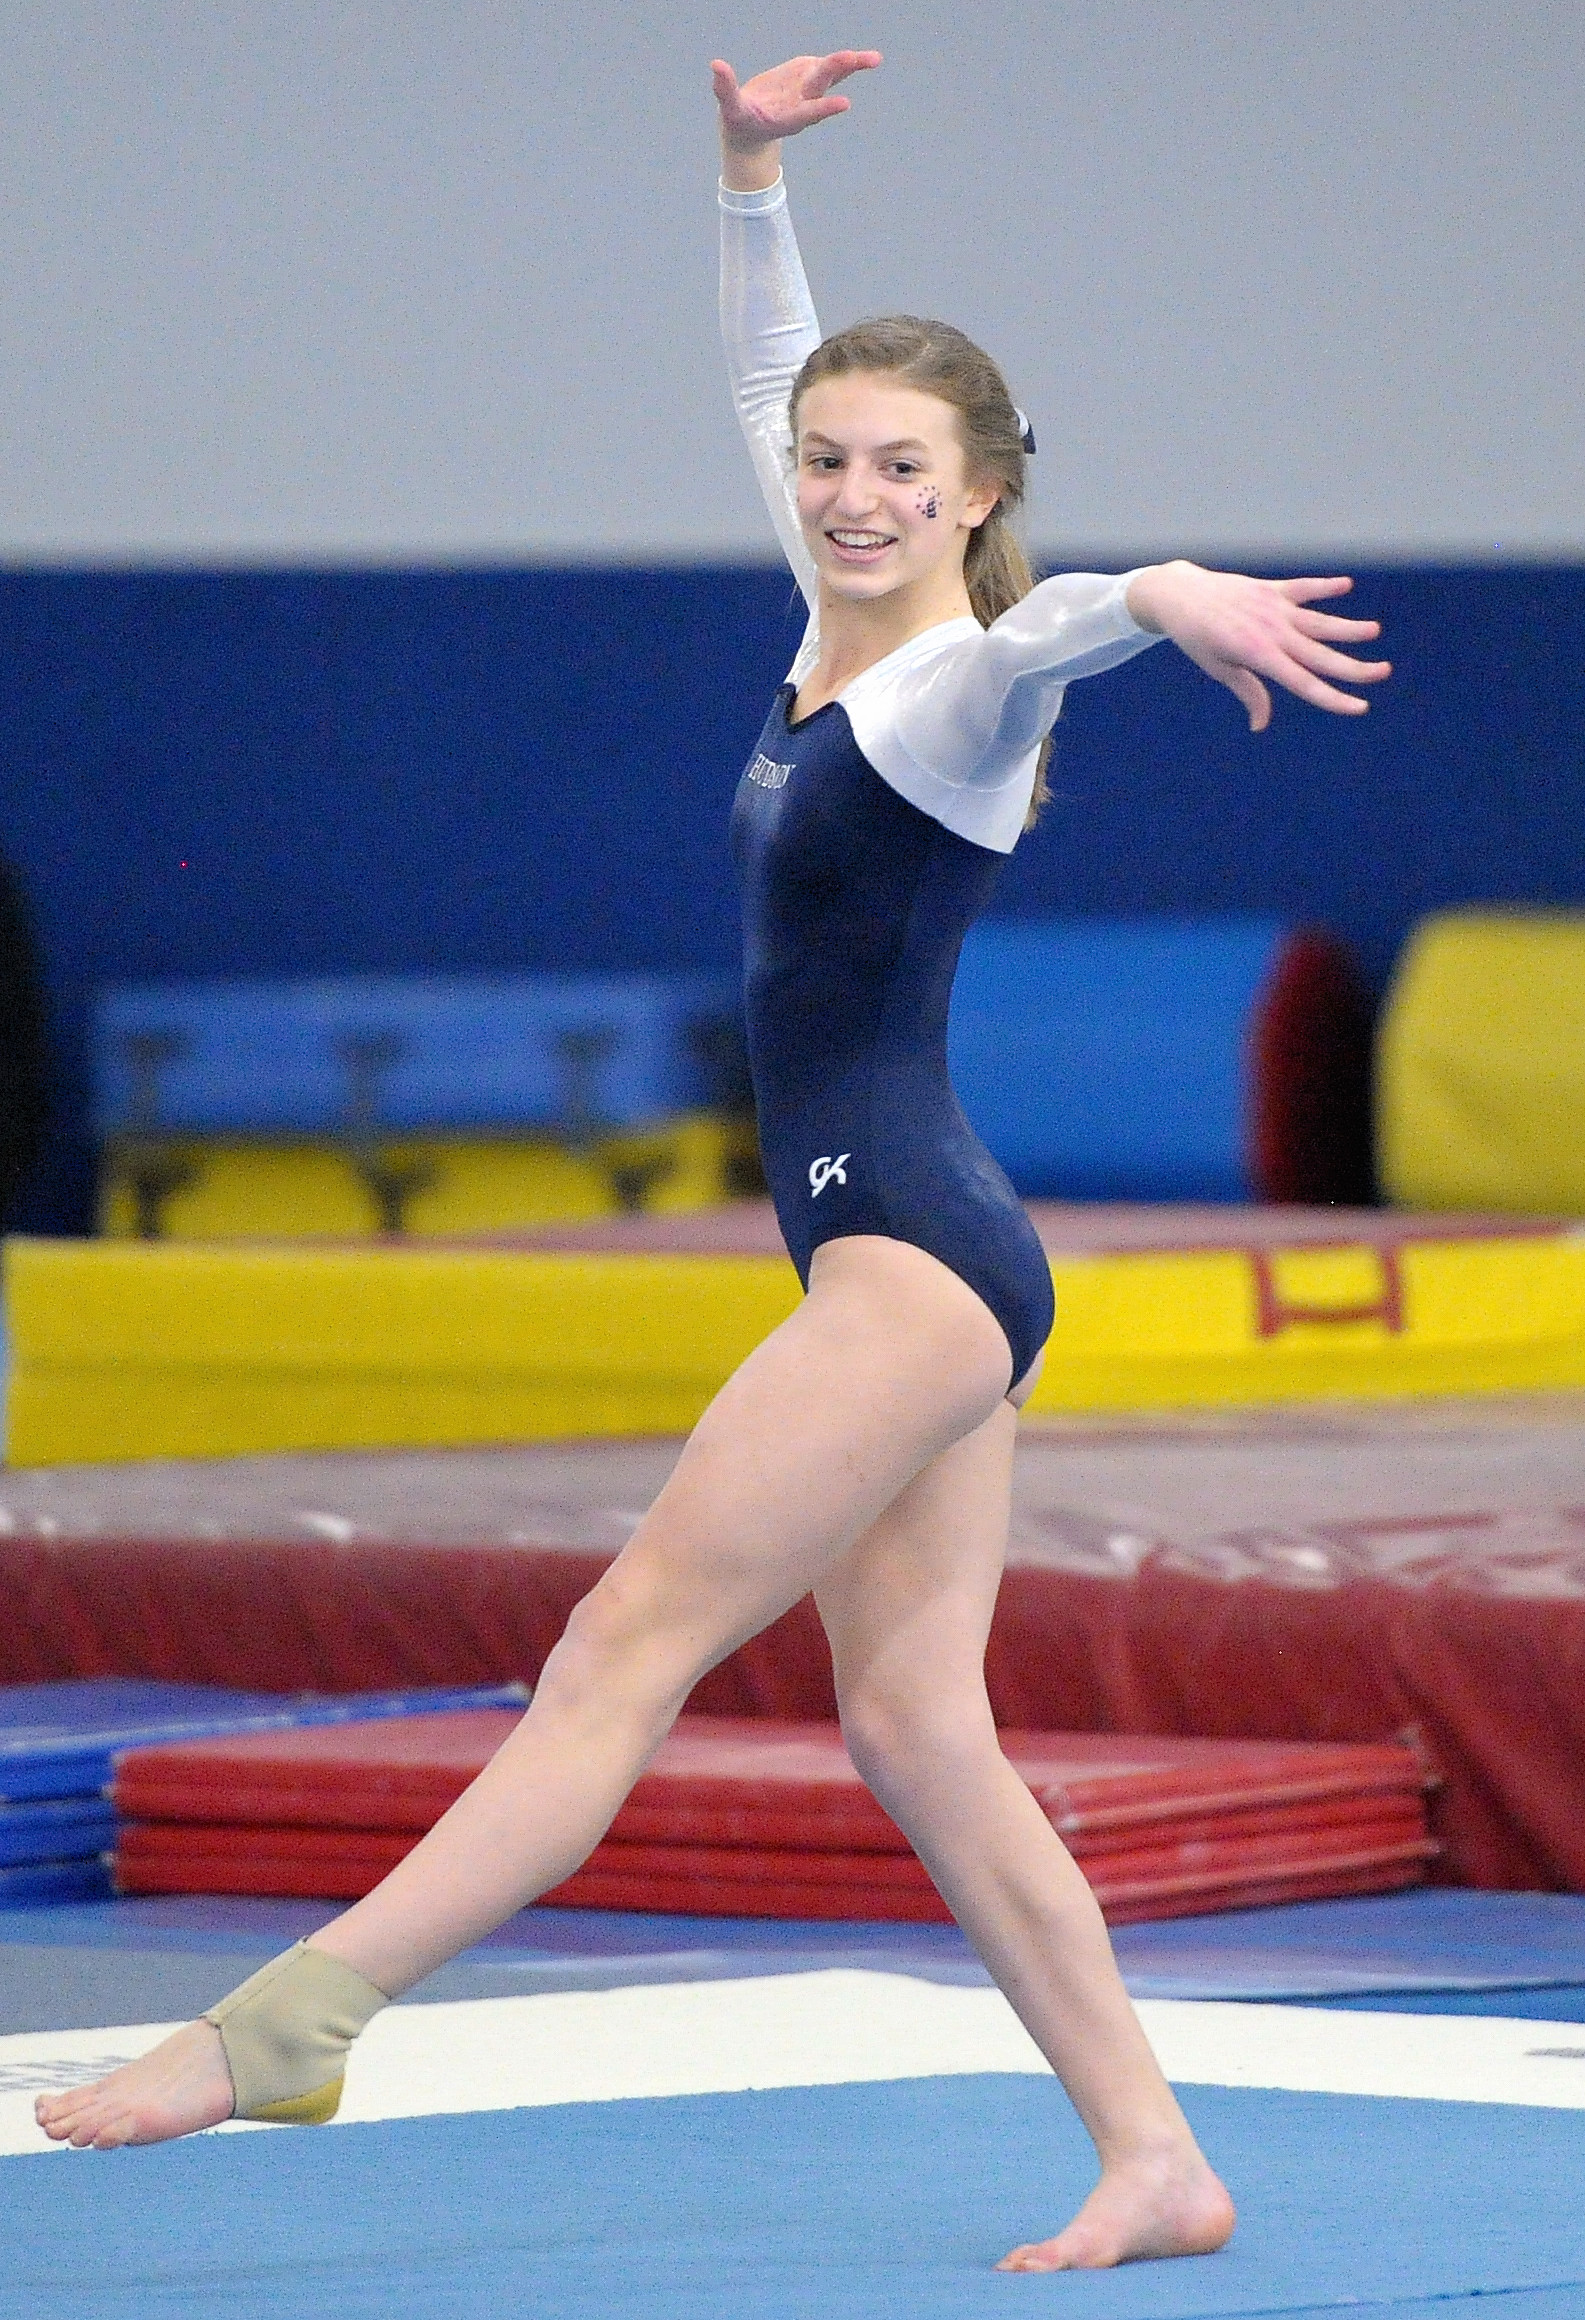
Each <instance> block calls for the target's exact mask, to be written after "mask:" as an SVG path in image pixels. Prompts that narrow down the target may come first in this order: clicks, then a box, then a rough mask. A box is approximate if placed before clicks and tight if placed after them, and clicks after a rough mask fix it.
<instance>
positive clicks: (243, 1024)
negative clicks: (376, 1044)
mask: <svg viewBox="0 0 1585 2320" xmlns="http://www.w3.org/2000/svg"><path fill="white" fill-rule="evenodd" d="M736 1005H737V990H736V985H735V984H734V982H733V981H732V980H731V979H730V978H723V977H719V976H718V977H715V978H713V979H712V978H709V977H704V976H698V975H490V976H457V975H408V976H398V975H391V976H374V975H369V976H350V975H348V976H340V977H336V978H334V979H325V980H318V981H307V980H305V981H292V982H252V981H249V982H242V981H239V982H194V983H142V984H130V985H121V986H119V987H116V988H112V989H110V990H107V991H104V992H102V993H101V994H100V997H99V1002H98V1005H97V1008H96V1010H95V1021H94V1116H95V1125H96V1126H97V1127H98V1129H99V1130H100V1132H101V1133H103V1132H105V1131H107V1130H110V1129H114V1128H120V1127H126V1126H128V1125H138V1124H141V1125H143V1126H153V1125H158V1126H159V1127H161V1128H165V1129H178V1130H186V1131H191V1132H196V1133H199V1134H210V1135H217V1134H225V1133H228V1132H230V1133H235V1132H242V1133H249V1132H252V1133H265V1134H268V1133H271V1132H277V1133H279V1132H285V1133H296V1134H310V1135H311V1134H314V1133H316V1132H323V1131H325V1130H333V1129H336V1128H339V1127H342V1126H344V1125H345V1124H346V1123H347V1116H348V1099H349V1077H348V1069H347V1065H346V1062H345V1061H344V1059H343V1056H342V1054H341V1052H340V1049H339V1043H340V1042H341V1041H343V1040H344V1039H346V1038H348V1037H352V1038H367V1037H369V1036H370V1035H374V1036H375V1037H389V1038H390V1040H391V1044H392V1049H393V1060H392V1062H391V1063H390V1065H389V1067H388V1068H386V1069H384V1070H382V1071H381V1072H380V1073H379V1075H378V1079H377V1083H376V1100H375V1109H374V1114H373V1118H374V1121H375V1122H377V1124H378V1125H379V1126H380V1127H382V1128H387V1129H397V1130H403V1129H424V1128H458V1129H463V1128H491V1127H524V1126H535V1125H538V1126H545V1125H550V1124H553V1123H557V1122H565V1121H567V1120H568V1119H570V1118H571V1117H572V1110H571V1108H570V1106H569V1100H568V1099H569V1090H570V1086H571V1082H570V1079H569V1071H568V1066H567V1064H566V1062H565V1060H564V1058H563V1056H562V1055H561V1053H560V1052H559V1051H558V1046H557V1041H558V1038H559V1037H560V1036H562V1035H564V1034H568V1033H572V1034H578V1033H582V1032H594V1033H597V1034H604V1035H607V1037H608V1040H609V1045H608V1047H607V1049H606V1052H605V1053H604V1054H602V1055H601V1056H600V1057H599V1058H598V1059H596V1060H594V1061H593V1062H592V1063H591V1065H590V1067H589V1080H588V1086H587V1090H586V1100H587V1102H588V1106H589V1109H590V1110H591V1111H592V1113H593V1114H594V1116H595V1117H597V1118H598V1119H599V1120H600V1121H601V1122H605V1123H609V1124H610V1125H611V1126H614V1127H630V1126H633V1125H635V1124H637V1123H638V1122H640V1121H643V1120H650V1119H655V1118H658V1117H661V1116H662V1115H664V1114H666V1113H669V1112H679V1111H686V1110H688V1109H690V1108H692V1107H694V1106H697V1105H701V1104H706V1103H708V1102H709V1101H710V1100H711V1097H712V1094H713V1092H714V1091H713V1089H712V1086H711V1082H710V1077H709V1074H708V1072H707V1070H706V1068H705V1062H704V1056H703V1052H702V1050H701V1048H700V1045H699V1042H698V1039H697V1036H696V1035H697V1033H698V1031H699V1028H700V1027H701V1026H702V1025H705V1024H708V1023H709V1022H710V1021H711V1020H712V1019H714V1020H719V1019H720V1018H722V1017H723V1016H730V1015H732V1014H733V1013H734V1012H735V1009H736ZM140 1033H156V1034H158V1033H167V1034H169V1035H171V1037H172V1039H173V1041H174V1042H179V1043H180V1044H179V1046H178V1047H177V1050H176V1052H175V1053H174V1054H173V1055H172V1056H171V1059H170V1060H169V1061H168V1062H167V1063H165V1064H164V1065H163V1066H162V1067H161V1069H160V1070H159V1073H158V1078H157V1085H156V1092H157V1097H158V1114H157V1118H156V1119H155V1120H147V1119H145V1120H143V1121H141V1122H139V1121H137V1120H136V1119H135V1117H134V1095H135V1083H134V1075H133V1071H132V1067H131V1063H130V1061H129V1049H128V1035H129V1034H133V1035H136V1034H140Z"/></svg>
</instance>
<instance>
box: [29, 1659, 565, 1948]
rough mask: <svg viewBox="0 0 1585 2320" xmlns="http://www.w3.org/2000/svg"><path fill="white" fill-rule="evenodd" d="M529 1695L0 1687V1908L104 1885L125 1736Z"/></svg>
mask: <svg viewBox="0 0 1585 2320" xmlns="http://www.w3.org/2000/svg"><path fill="white" fill-rule="evenodd" d="M527 1698H528V1693H527V1691H526V1690H525V1689H524V1688H523V1686H522V1685H520V1684H491V1685H488V1686H474V1687H472V1688H471V1689H466V1690H458V1689H457V1688H455V1687H452V1688H451V1689H449V1690H440V1691H418V1692H414V1691H403V1692H342V1693H298V1694H281V1693H276V1692H237V1691H229V1690H225V1689H222V1688H221V1687H219V1686H217V1685H211V1684H168V1683H156V1682H153V1681H144V1680H143V1679H141V1678H137V1677H130V1676H93V1677H84V1678H82V1679H79V1680H75V1681H67V1682H62V1683H47V1684H4V1685H0V1905H8V1904H10V1903H12V1902H22V1901H88V1900H94V1899H98V1898H100V1897H102V1896H104V1895H106V1894H108V1893H109V1891H110V1879H109V1872H108V1870H107V1868H106V1861H105V1857H106V1855H107V1854H108V1853H109V1851H110V1849H111V1847H112V1846H113V1845H114V1844H115V1841H116V1836H117V1832H118V1827H119V1822H118V1816H117V1813H116V1808H115V1806H114V1804H113V1803H112V1802H111V1799H110V1782H111V1773H112V1764H113V1759H114V1756H115V1754H116V1752H117V1751H118V1750H119V1749H123V1748H126V1747H128V1746H129V1745H131V1744H133V1743H135V1742H138V1741H150V1742H156V1741H167V1742H189V1741H193V1740H196V1739H200V1738H203V1737H209V1736H213V1735H215V1734H217V1733H240V1732H255V1733H256V1732H274V1731H280V1730H283V1729H287V1728H290V1727H296V1726H302V1725H315V1724H340V1723H345V1722H348V1721H352V1720H356V1719H359V1718H362V1717H379V1716H401V1717H404V1718H406V1719H408V1720H412V1719H413V1718H414V1717H415V1715H417V1714H419V1713H426V1712H428V1711H429V1710H430V1709H431V1708H440V1709H449V1708H467V1707H488V1708H495V1709H504V1708H507V1707H509V1706H510V1705H512V1704H513V1703H514V1702H515V1704H516V1705H517V1706H518V1707H521V1706H522V1704H523V1703H524V1702H525V1701H526V1700H527ZM507 1721H508V1722H510V1721H511V1719H510V1717H508V1718H507Z"/></svg>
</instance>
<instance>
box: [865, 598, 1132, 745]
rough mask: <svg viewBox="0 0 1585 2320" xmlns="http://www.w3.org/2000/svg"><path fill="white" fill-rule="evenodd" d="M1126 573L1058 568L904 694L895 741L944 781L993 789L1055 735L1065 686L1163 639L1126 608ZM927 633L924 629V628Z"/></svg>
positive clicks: (924, 672) (928, 667)
mask: <svg viewBox="0 0 1585 2320" xmlns="http://www.w3.org/2000/svg"><path fill="white" fill-rule="evenodd" d="M1132 577H1133V575H1132V573H1127V572H1125V573H1121V574H1119V575H1117V576H1116V577H1112V576H1111V575H1108V574H1102V573H1097V572H1063V573H1060V574H1059V575H1058V576H1057V577H1056V578H1055V579H1053V580H1043V581H1041V583H1040V585H1039V587H1037V588H1035V589H1033V590H1032V591H1031V593H1030V594H1029V595H1028V596H1026V597H1024V598H1023V600H1022V602H1020V603H1018V604H1015V605H1014V606H1013V607H1012V609H1011V611H1008V612H1004V613H1003V614H1002V616H1001V618H1000V619H999V620H997V621H995V622H993V623H992V625H991V626H990V627H989V628H988V629H985V630H984V631H983V632H982V633H981V634H980V635H979V636H977V637H976V636H970V637H969V638H968V640H967V641H966V642H965V643H963V644H960V645H958V646H957V648H956V649H955V650H954V651H952V652H951V653H947V654H943V655H941V656H940V657H939V659H938V660H937V661H936V662H935V663H934V664H929V663H927V664H926V665H925V666H923V667H922V668H920V669H919V671H918V672H917V675H916V677H915V681H914V683H913V684H912V685H908V686H905V687H903V688H901V689H900V693H899V698H898V702H897V735H898V739H899V740H900V741H901V742H902V743H903V745H904V747H905V748H907V749H908V750H909V751H910V753H911V754H913V755H916V756H918V757H919V758H920V760H921V762H923V763H925V764H928V765H929V766H930V767H931V769H932V770H933V771H934V772H935V773H936V774H937V775H938V776H939V777H940V778H941V779H942V780H944V781H950V782H972V783H983V784H985V785H986V786H990V787H994V786H996V784H997V783H998V782H999V781H1001V780H1003V779H1005V778H1006V775H1007V773H1008V772H1009V771H1010V770H1011V769H1012V767H1013V766H1015V765H1016V764H1017V763H1018V761H1019V760H1020V759H1021V758H1022V757H1024V756H1025V755H1026V754H1027V752H1028V751H1029V750H1031V749H1037V748H1038V747H1039V746H1040V743H1041V742H1042V741H1043V740H1044V739H1045V737H1046V735H1047V734H1048V733H1049V732H1050V731H1051V727H1052V725H1053V723H1054V722H1055V719H1056V715H1057V711H1058V710H1059V708H1060V707H1061V705H1062V694H1063V688H1064V687H1065V686H1066V685H1067V684H1069V683H1070V682H1071V681H1072V679H1073V678H1075V677H1093V676H1099V675H1100V673H1101V671H1102V670H1103V669H1114V668H1116V667H1117V666H1118V664H1119V663H1120V662H1122V661H1126V660H1131V659H1132V658H1133V656H1134V654H1135V653H1138V652H1143V651H1144V650H1145V648H1146V646H1147V645H1152V644H1156V643H1159V641H1160V639H1159V638H1158V637H1156V636H1155V635H1154V634H1153V633H1151V632H1150V631H1149V630H1147V629H1143V628H1141V627H1140V626H1139V623H1138V622H1137V621H1136V620H1135V619H1134V617H1133V615H1132V614H1131V613H1130V612H1129V609H1128V599H1127V591H1128V583H1129V581H1130V580H1131V579H1132ZM927 633H928V631H927Z"/></svg>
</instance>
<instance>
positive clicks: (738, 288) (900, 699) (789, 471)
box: [721, 179, 1159, 854]
mask: <svg viewBox="0 0 1585 2320" xmlns="http://www.w3.org/2000/svg"><path fill="white" fill-rule="evenodd" d="M721 212H722V215H721V335H722V338H723V340H724V341H725V344H726V352H727V369H728V373H729V376H730V378H731V382H732V397H733V401H734V403H735V405H736V407H737V414H738V420H739V423H740V424H741V426H742V429H743V432H744V435H745V436H746V437H747V439H748V446H749V452H750V456H751V457H752V459H753V462H754V469H755V473H756V474H757V475H758V477H759V481H760V489H761V491H762V492H763V493H764V495H765V501H766V505H767V506H768V507H769V509H770V514H771V521H772V522H773V523H774V525H775V526H776V533H777V537H778V538H779V539H780V541H781V544H782V548H783V550H784V552H785V554H786V557H787V561H788V562H789V563H790V564H791V566H792V568H793V571H794V573H795V574H796V576H797V580H798V585H799V587H800V588H801V589H802V590H803V593H804V596H805V598H806V600H807V602H808V604H809V607H810V620H809V626H808V629H807V630H806V632H805V635H804V641H803V644H802V646H801V648H800V650H799V653H798V657H797V659H796V660H795V661H794V663H793V665H792V669H791V671H790V672H789V675H790V679H791V681H792V682H793V683H794V684H800V683H801V682H802V681H803V679H804V677H805V676H807V675H808V673H809V671H810V670H811V669H812V668H813V666H814V663H815V659H816V657H817V654H818V649H819V636H818V629H817V625H816V618H815V607H816V580H815V570H814V564H813V561H812V559H811V557H810V555H809V551H808V548H807V547H806V546H805V544H804V537H803V533H802V531H801V530H800V528H799V524H798V513H797V484H796V480H795V478H794V474H793V468H792V438H791V433H790V430H789V428H788V424H787V401H788V396H789V394H790V393H791V390H792V383H793V380H794V379H795V378H796V377H797V375H798V372H799V370H800V369H801V368H802V366H803V363H804V362H805V360H806V359H807V357H808V356H809V355H810V353H812V351H813V350H814V348H815V347H816V346H817V345H818V344H819V340H820V326H819V324H818V322H817V321H816V319H815V311H814V303H813V300H812V299H811V298H810V295H809V285H808V283H807V281H806V280H805V277H804V270H803V261H802V259H801V258H800V257H799V254H798V243H797V239H796V237H795V235H794V233H793V229H792V220H791V218H790V216H789V215H788V210H787V191H786V187H785V185H784V184H783V182H782V181H781V180H780V179H778V180H777V182H776V183H775V184H774V185H773V186H770V187H768V188H767V189H766V190H765V191H764V192H762V193H734V192H732V191H731V190H730V188H728V187H726V186H723V187H722V188H721ZM1133 577H1134V575H1133V573H1131V572H1125V573H1122V574H1120V575H1117V576H1115V577H1114V576H1112V575H1108V574H1104V573H1095V572H1064V573H1061V574H1059V575H1058V576H1057V577H1056V578H1055V579H1052V580H1043V581H1042V582H1041V583H1040V585H1039V586H1038V587H1037V588H1035V589H1034V590H1033V591H1032V592H1031V593H1030V594H1029V595H1028V596H1026V597H1025V598H1024V599H1023V601H1022V603H1019V604H1015V605H1014V606H1013V607H1012V609H1011V611H1009V612H1004V613H1003V614H1002V616H1001V618H1000V619H999V620H997V621H994V622H993V623H992V625H991V626H990V627H989V628H987V629H982V628H981V627H980V625H979V622H978V621H977V620H975V619H973V618H972V617H970V616H965V617H964V618H962V619H959V620H949V621H945V622H943V623H942V624H941V625H940V626H938V627H936V628H929V629H926V630H925V631H924V632H923V633H922V634H921V635H919V636H916V637H914V638H912V639H911V641H910V642H909V643H907V644H905V645H902V646H900V647H899V649H898V650H897V651H896V652H893V653H888V654H887V656H886V658H885V659H884V660H881V661H877V662H876V663H875V665H874V667H873V668H869V669H866V670H865V671H864V673H863V675H862V676H859V677H855V678H854V680H853V682H852V683H851V684H849V685H846V686H844V688H843V690H842V692H841V693H840V694H839V695H838V696H837V697H838V699H839V700H840V701H841V703H842V705H843V707H844V709H845V710H846V711H847V715H848V721H849V723H850V724H851V726H852V729H853V737H854V739H855V740H856V741H857V743H858V745H859V747H860V749H861V750H862V751H863V752H864V755H865V757H866V758H867V759H868V760H869V762H870V764H871V765H872V766H873V767H874V768H875V771H876V772H877V773H878V774H879V775H880V777H881V779H882V780H883V781H884V782H886V783H887V784H888V785H889V786H890V787H891V788H892V789H894V790H896V791H897V792H898V794H899V795H900V796H902V797H905V798H907V799H908V800H909V802H910V804H913V805H916V806H918V807H919V808H920V810H921V811H922V812H924V813H927V814H929V815H930V816H931V817H932V819H933V820H935V821H938V822H941V823H943V824H944V825H945V827H946V828H948V829H949V830H955V831H956V832H957V833H958V835H959V836H960V837H965V838H970V839H972V840H973V841H974V843H975V844H976V845H981V846H989V847H992V848H994V850H995V851H996V852H998V853H1003V854H1005V853H1010V852H1011V851H1012V848H1013V847H1014V846H1015V845H1016V844H1017V842H1018V836H1019V833H1020V831H1021V830H1022V829H1023V826H1024V821H1025V818H1026V816H1027V814H1028V810H1029V799H1030V795H1031V793H1032V791H1033V788H1034V780H1035V763H1036V758H1037V755H1038V752H1039V749H1040V744H1041V742H1042V741H1043V740H1044V739H1045V736H1046V735H1047V734H1048V733H1049V732H1050V731H1051V728H1052V726H1053V725H1054V724H1055V723H1056V719H1057V714H1058V711H1059V710H1060V709H1061V707H1062V695H1063V692H1064V690H1065V688H1066V687H1067V685H1068V683H1069V682H1070V680H1071V679H1073V678H1074V677H1088V676H1095V675H1098V674H1099V673H1100V672H1101V671H1102V670H1103V669H1111V668H1116V667H1117V665H1118V664H1119V662H1121V661H1126V660H1129V659H1131V658H1132V657H1133V655H1134V654H1135V653H1137V652H1142V651H1143V650H1144V649H1145V647H1146V646H1147V645H1152V644H1155V643H1157V642H1158V641H1159V640H1158V639H1157V638H1156V636H1155V635H1153V634H1152V633H1151V632H1150V631H1149V630H1146V629H1142V628H1141V627H1140V626H1139V624H1138V622H1137V621H1136V620H1134V618H1133V617H1132V615H1131V614H1130V612H1129V610H1128V603H1127V591H1128V583H1129V581H1130V580H1132V579H1133Z"/></svg>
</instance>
